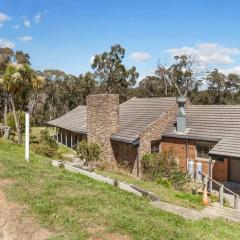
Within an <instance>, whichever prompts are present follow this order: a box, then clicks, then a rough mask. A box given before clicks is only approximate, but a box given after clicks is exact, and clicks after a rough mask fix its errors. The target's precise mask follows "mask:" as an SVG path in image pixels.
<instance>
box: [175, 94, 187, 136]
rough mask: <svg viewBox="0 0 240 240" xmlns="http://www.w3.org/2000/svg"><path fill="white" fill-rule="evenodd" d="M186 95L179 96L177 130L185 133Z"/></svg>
mask: <svg viewBox="0 0 240 240" xmlns="http://www.w3.org/2000/svg"><path fill="white" fill-rule="evenodd" d="M186 101H187V99H186V97H177V103H178V112H177V132H179V133H183V132H185V130H186V113H185V106H184V105H185V103H186Z"/></svg>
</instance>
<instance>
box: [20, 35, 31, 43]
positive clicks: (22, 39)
mask: <svg viewBox="0 0 240 240" xmlns="http://www.w3.org/2000/svg"><path fill="white" fill-rule="evenodd" d="M18 40H20V41H22V42H30V41H32V37H31V36H22V37H18Z"/></svg>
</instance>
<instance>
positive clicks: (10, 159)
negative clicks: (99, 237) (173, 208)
mask: <svg viewBox="0 0 240 240" xmlns="http://www.w3.org/2000/svg"><path fill="white" fill-rule="evenodd" d="M0 164H1V165H2V166H3V167H2V168H1V169H2V171H1V172H0V178H11V179H13V180H14V181H13V184H12V185H10V186H8V187H7V188H6V189H5V191H6V193H7V196H8V198H9V199H10V200H13V201H16V202H19V203H23V204H25V205H27V206H29V210H28V211H27V213H26V214H31V215H34V216H35V217H36V219H37V220H38V222H39V223H40V224H41V225H43V226H45V227H48V228H50V230H52V231H53V232H54V233H56V234H55V235H56V236H55V237H54V238H52V239H72V240H78V239H79V240H80V239H88V238H89V237H90V235H89V233H88V232H87V231H86V228H88V227H91V226H94V225H97V226H105V227H106V231H107V232H118V233H121V234H127V235H129V236H130V237H131V238H132V239H139V240H148V239H149V240H150V239H151V240H155V239H156V240H159V239H167V240H168V239H201V240H202V239H216V240H217V239H233V240H234V239H236V240H237V239H240V225H239V224H234V223H229V222H226V221H223V220H216V221H211V220H202V221H190V220H185V219H183V218H181V217H179V216H176V215H174V214H170V213H167V212H164V211H161V210H159V209H156V208H154V207H152V206H151V205H150V204H149V202H148V200H147V199H144V198H138V197H137V196H135V195H133V194H131V193H127V192H124V191H122V190H120V189H118V188H115V187H112V186H110V185H107V184H104V183H99V182H96V181H94V180H91V179H89V178H87V177H85V176H81V175H79V174H73V173H70V172H67V171H65V170H63V169H57V168H53V167H52V166H51V163H50V160H49V159H47V158H44V157H41V156H38V155H35V154H33V153H32V154H31V162H30V163H28V162H25V161H24V151H23V146H19V145H15V144H11V143H7V142H4V141H2V140H0Z"/></svg>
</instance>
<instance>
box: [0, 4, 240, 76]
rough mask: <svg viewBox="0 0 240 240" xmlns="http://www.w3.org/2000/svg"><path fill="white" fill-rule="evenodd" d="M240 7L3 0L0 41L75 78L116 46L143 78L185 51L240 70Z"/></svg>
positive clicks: (41, 64) (43, 66)
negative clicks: (106, 51)
mask: <svg viewBox="0 0 240 240" xmlns="http://www.w3.org/2000/svg"><path fill="white" fill-rule="evenodd" d="M239 9H240V1H237V0H235V1H233V0H228V1H223V0H222V1H221V0H218V1H216V0H201V1H193V0H191V1H190V0H188V1H187V0H181V1H180V0H179V1H177V0H175V1H171V0H168V1H160V0H159V1H157V0H148V1H146V0H145V1H143V0H138V1H136V0H128V1H127V0H121V1H114V0H112V1H110V0H101V1H100V0H98V1H97V0H91V1H87V0H85V1H83V0H1V1H0V46H1V47H2V46H12V47H14V49H15V50H17V49H19V50H23V51H26V52H28V53H29V54H30V56H31V62H32V66H33V67H34V68H35V69H37V70H44V69H46V68H48V69H49V68H52V69H60V70H64V71H66V72H67V73H72V74H76V75H78V74H80V73H84V72H86V71H88V70H91V67H90V58H91V57H92V56H93V55H94V54H96V53H101V52H103V51H105V50H108V49H109V48H110V46H111V45H113V44H115V43H120V44H121V45H122V46H123V47H124V48H125V49H126V57H125V60H124V61H125V63H126V65H127V66H129V67H130V66H132V65H135V66H136V67H137V70H138V71H139V72H140V74H141V75H140V76H141V77H144V76H145V75H148V74H150V73H152V72H153V70H154V68H155V67H156V65H157V62H158V60H159V59H160V61H161V62H163V63H171V57H172V56H173V55H175V54H183V53H187V54H197V55H198V56H199V61H200V62H201V64H204V65H208V67H210V68H213V67H216V66H217V67H219V68H220V69H223V71H225V72H229V71H234V72H238V73H240V32H239V23H240V14H239Z"/></svg>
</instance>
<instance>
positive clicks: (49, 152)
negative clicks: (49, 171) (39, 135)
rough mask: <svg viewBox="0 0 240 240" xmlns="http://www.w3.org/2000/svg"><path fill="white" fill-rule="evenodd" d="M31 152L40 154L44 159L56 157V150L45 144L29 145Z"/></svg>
mask: <svg viewBox="0 0 240 240" xmlns="http://www.w3.org/2000/svg"><path fill="white" fill-rule="evenodd" d="M31 150H33V151H34V152H35V153H37V154H40V155H42V156H46V157H50V158H51V157H55V156H57V152H56V149H54V148H52V147H51V146H49V145H47V144H41V143H40V144H38V143H34V144H31Z"/></svg>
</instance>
